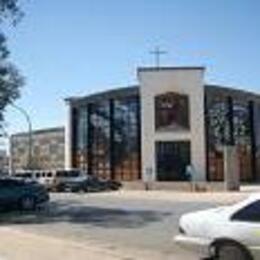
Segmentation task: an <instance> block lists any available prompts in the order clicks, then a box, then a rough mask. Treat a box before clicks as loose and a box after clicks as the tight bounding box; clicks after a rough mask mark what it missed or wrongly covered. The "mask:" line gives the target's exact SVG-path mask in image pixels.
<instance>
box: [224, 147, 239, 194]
mask: <svg viewBox="0 0 260 260" xmlns="http://www.w3.org/2000/svg"><path fill="white" fill-rule="evenodd" d="M224 185H225V190H228V191H232V190H233V191H236V190H239V188H240V177H239V167H238V158H237V150H236V147H235V146H224Z"/></svg>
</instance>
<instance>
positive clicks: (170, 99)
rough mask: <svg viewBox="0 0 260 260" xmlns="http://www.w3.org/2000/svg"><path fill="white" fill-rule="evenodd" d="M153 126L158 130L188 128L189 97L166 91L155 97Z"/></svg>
mask: <svg viewBox="0 0 260 260" xmlns="http://www.w3.org/2000/svg"><path fill="white" fill-rule="evenodd" d="M155 128H156V130H157V131H158V130H159V131H161V130H162V131H175V130H176V131H178V130H179V131H180V130H189V128H190V118H189V98H188V96H187V95H181V94H176V93H171V92H170V93H166V94H162V95H158V96H156V97H155Z"/></svg>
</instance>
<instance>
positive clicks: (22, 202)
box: [0, 178, 49, 210]
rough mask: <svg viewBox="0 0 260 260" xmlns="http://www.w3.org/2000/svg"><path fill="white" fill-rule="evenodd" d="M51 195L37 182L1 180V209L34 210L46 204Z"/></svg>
mask: <svg viewBox="0 0 260 260" xmlns="http://www.w3.org/2000/svg"><path fill="white" fill-rule="evenodd" d="M48 200H49V194H48V192H47V190H46V189H45V188H44V186H42V185H40V184H38V183H36V182H33V181H32V182H27V181H25V180H19V179H12V178H4V179H0V208H1V209H7V208H8V209H9V208H11V209H21V210H33V209H35V208H36V207H37V206H39V205H41V204H44V203H46V202H47V201H48Z"/></svg>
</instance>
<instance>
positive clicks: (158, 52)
mask: <svg viewBox="0 0 260 260" xmlns="http://www.w3.org/2000/svg"><path fill="white" fill-rule="evenodd" d="M166 53H167V51H163V50H161V49H160V47H159V46H157V47H155V49H154V51H151V52H150V54H152V55H154V57H155V66H156V67H157V68H159V67H160V61H161V60H160V58H161V56H162V55H164V54H166Z"/></svg>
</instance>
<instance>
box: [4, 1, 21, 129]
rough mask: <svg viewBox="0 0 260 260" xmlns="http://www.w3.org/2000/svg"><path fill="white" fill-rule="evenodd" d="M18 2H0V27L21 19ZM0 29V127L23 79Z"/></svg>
mask: <svg viewBox="0 0 260 260" xmlns="http://www.w3.org/2000/svg"><path fill="white" fill-rule="evenodd" d="M18 2H19V0H0V26H1V27H2V25H3V23H4V22H11V24H12V25H13V26H15V25H16V24H17V22H18V21H19V20H20V19H21V17H22V15H23V13H22V12H21V9H20V7H19V5H18ZM1 27H0V127H1V126H2V123H3V120H4V111H5V108H6V106H7V105H8V104H11V103H13V102H14V101H15V100H16V99H17V98H18V97H19V96H20V89H21V87H22V86H23V83H24V80H23V77H22V76H21V75H20V74H19V71H18V70H17V68H16V67H15V66H14V64H13V63H12V62H11V61H10V52H9V50H8V47H7V41H6V36H5V34H4V32H3V29H2V28H1Z"/></svg>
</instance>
